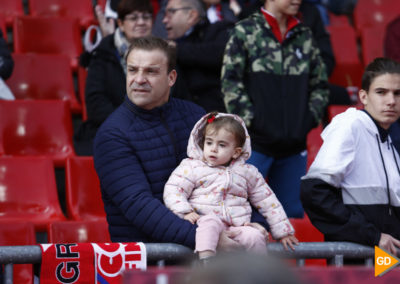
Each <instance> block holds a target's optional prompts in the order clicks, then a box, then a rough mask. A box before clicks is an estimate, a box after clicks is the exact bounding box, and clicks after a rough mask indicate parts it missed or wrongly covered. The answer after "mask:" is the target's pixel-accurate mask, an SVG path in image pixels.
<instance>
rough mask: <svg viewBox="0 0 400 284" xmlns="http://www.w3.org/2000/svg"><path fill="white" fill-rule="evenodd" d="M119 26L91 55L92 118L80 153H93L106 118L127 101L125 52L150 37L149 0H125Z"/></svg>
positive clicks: (78, 143)
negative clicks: (97, 132)
mask: <svg viewBox="0 0 400 284" xmlns="http://www.w3.org/2000/svg"><path fill="white" fill-rule="evenodd" d="M117 10H118V20H117V22H118V28H117V29H116V30H115V32H114V33H113V34H111V35H108V36H106V37H105V38H103V39H102V41H101V42H100V45H99V46H98V47H97V48H96V49H95V50H94V51H93V52H92V53H91V54H90V56H89V63H87V62H86V65H88V76H87V79H86V89H85V101H86V108H87V113H88V119H87V121H85V122H84V123H83V124H82V125H81V126H80V128H79V129H78V132H77V133H76V135H75V150H76V152H77V153H78V154H79V155H92V153H93V150H92V147H93V138H94V136H95V134H96V131H97V129H98V127H99V126H100V125H101V124H102V123H103V121H104V120H105V119H106V118H107V117H108V116H109V115H110V114H111V113H112V112H113V111H114V110H115V109H116V108H117V107H118V106H119V105H120V104H122V102H123V101H124V97H125V94H126V89H125V85H126V82H125V72H126V61H125V54H126V52H127V50H128V47H129V44H130V43H131V42H132V40H133V39H135V38H138V37H143V36H148V35H150V33H151V27H152V11H153V8H152V6H151V3H150V1H149V0H122V1H121V2H120V3H119V5H118V9H117Z"/></svg>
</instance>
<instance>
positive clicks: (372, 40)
mask: <svg viewBox="0 0 400 284" xmlns="http://www.w3.org/2000/svg"><path fill="white" fill-rule="evenodd" d="M384 37H385V28H384V27H383V26H379V25H378V26H374V27H365V28H362V29H361V33H360V39H361V54H362V60H363V63H364V66H367V65H368V64H369V63H370V62H371V61H372V60H374V59H375V58H376V57H382V56H383V43H384Z"/></svg>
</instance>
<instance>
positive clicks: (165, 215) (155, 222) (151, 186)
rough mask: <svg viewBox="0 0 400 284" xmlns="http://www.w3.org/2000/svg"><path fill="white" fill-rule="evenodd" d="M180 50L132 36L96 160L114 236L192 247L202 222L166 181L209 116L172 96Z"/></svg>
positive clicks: (223, 245)
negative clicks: (171, 199) (186, 215)
mask: <svg viewBox="0 0 400 284" xmlns="http://www.w3.org/2000/svg"><path fill="white" fill-rule="evenodd" d="M175 55H176V53H175V49H174V48H173V47H172V46H170V45H168V43H167V42H166V41H164V40H162V39H159V38H155V37H148V38H137V39H134V40H133V41H132V45H131V47H130V48H129V50H128V52H127V57H126V59H127V77H126V89H127V93H128V94H127V97H126V98H125V101H124V102H123V103H122V105H121V106H120V107H118V108H117V109H116V110H115V111H114V112H113V113H112V114H111V115H110V116H109V117H108V118H107V120H106V121H105V122H104V123H103V124H102V126H101V127H100V129H99V131H98V132H97V134H96V138H95V141H94V163H95V168H96V171H97V174H98V176H99V179H100V185H101V193H102V198H103V202H104V208H105V211H106V214H107V221H108V224H109V232H110V236H111V240H112V241H113V242H134V241H141V242H173V243H179V244H182V245H185V246H188V247H191V248H194V245H195V231H196V227H197V226H196V225H192V224H191V223H190V222H189V221H186V220H183V219H181V218H179V217H178V216H176V215H175V214H174V213H172V211H170V210H169V209H167V208H166V207H165V206H164V204H163V203H162V198H163V190H164V185H165V183H166V181H167V180H168V178H169V176H170V174H171V173H172V171H173V170H174V169H175V167H177V166H178V165H179V163H180V162H181V160H182V159H183V158H186V148H187V142H188V139H189V135H190V132H191V130H192V128H193V126H194V124H195V123H196V122H197V121H198V120H199V119H200V118H201V117H202V116H203V115H204V110H203V109H202V108H200V107H199V106H197V105H195V104H193V103H190V102H186V101H183V100H180V99H175V98H170V88H171V87H172V86H173V84H174V83H175V80H176V77H177V74H176V70H175V69H174V68H175ZM251 225H252V226H255V227H256V228H259V229H260V230H263V229H262V228H260V226H259V225H257V224H251ZM235 235H236V234H233V233H230V232H227V231H224V232H223V233H222V234H221V235H220V240H219V243H218V245H219V248H220V249H230V248H237V247H239V244H238V243H236V241H234V240H232V238H234V237H235Z"/></svg>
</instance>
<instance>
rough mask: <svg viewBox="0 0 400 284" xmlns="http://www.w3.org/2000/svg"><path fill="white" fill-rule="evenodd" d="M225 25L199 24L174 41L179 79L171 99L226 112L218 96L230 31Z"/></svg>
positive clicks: (220, 23)
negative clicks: (186, 34) (186, 100)
mask: <svg viewBox="0 0 400 284" xmlns="http://www.w3.org/2000/svg"><path fill="white" fill-rule="evenodd" d="M232 26H233V24H232V23H230V22H226V21H220V22H216V23H214V24H210V23H209V22H208V20H202V21H201V22H199V23H198V24H197V25H196V26H194V29H193V31H192V32H191V33H190V34H189V35H188V36H185V37H182V38H180V39H178V40H177V65H178V66H177V71H178V79H177V82H176V84H175V87H174V88H173V90H172V95H173V96H175V97H178V98H183V99H188V100H191V101H193V102H195V103H197V104H198V105H200V106H202V107H203V108H204V109H205V110H206V111H207V112H209V111H213V110H217V111H220V112H226V111H225V106H224V103H223V100H222V94H221V79H220V78H221V67H222V57H223V54H224V49H225V45H226V42H227V41H228V32H229V29H230V28H231V27H232Z"/></svg>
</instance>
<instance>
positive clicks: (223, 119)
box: [200, 112, 246, 148]
mask: <svg viewBox="0 0 400 284" xmlns="http://www.w3.org/2000/svg"><path fill="white" fill-rule="evenodd" d="M217 115H218V112H212V113H210V114H209V115H208V116H207V123H206V125H205V126H204V128H203V130H202V139H201V140H200V146H201V148H203V145H204V140H205V136H206V132H207V130H211V131H218V130H220V129H221V128H224V129H225V130H226V131H229V132H231V133H232V134H233V135H234V136H235V140H236V146H237V147H243V145H244V142H246V131H245V130H244V128H243V126H242V124H241V123H240V122H239V121H237V120H236V119H234V118H233V117H230V116H220V117H216V116H217Z"/></svg>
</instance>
